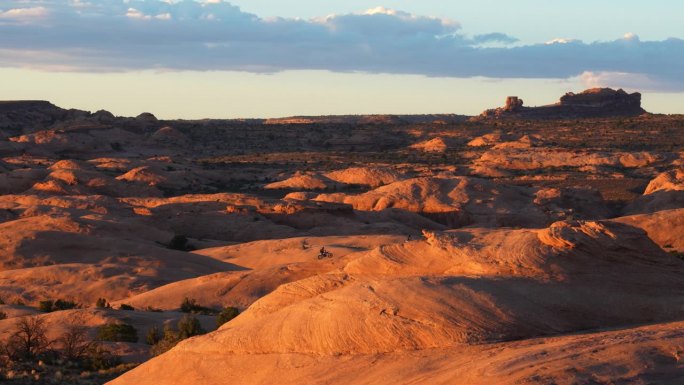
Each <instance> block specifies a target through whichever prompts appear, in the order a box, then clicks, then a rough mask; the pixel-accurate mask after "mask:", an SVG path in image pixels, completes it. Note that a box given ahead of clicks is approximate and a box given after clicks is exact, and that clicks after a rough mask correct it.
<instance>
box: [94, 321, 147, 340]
mask: <svg viewBox="0 0 684 385" xmlns="http://www.w3.org/2000/svg"><path fill="white" fill-rule="evenodd" d="M97 339H98V340H100V341H114V342H138V331H137V330H136V329H135V328H134V327H133V325H129V324H115V323H109V324H105V325H102V326H100V327H99V328H98V329H97Z"/></svg>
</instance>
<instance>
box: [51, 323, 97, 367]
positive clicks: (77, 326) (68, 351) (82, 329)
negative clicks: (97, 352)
mask: <svg viewBox="0 0 684 385" xmlns="http://www.w3.org/2000/svg"><path fill="white" fill-rule="evenodd" d="M55 342H56V343H57V344H58V345H59V346H60V348H61V352H62V356H63V357H64V359H66V360H67V361H72V362H74V361H82V360H84V359H85V358H86V357H87V355H88V353H89V352H90V350H91V349H92V345H93V343H94V342H93V341H91V340H90V339H89V338H88V327H87V326H86V322H85V318H84V316H83V315H82V314H75V315H73V316H71V317H69V319H68V320H67V321H66V327H65V330H64V333H63V334H62V335H61V336H60V337H59V338H57V340H56V341H55Z"/></svg>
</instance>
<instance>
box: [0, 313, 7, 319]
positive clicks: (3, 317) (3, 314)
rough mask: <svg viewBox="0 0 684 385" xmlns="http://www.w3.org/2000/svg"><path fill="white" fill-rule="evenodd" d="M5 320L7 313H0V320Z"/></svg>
mask: <svg viewBox="0 0 684 385" xmlns="http://www.w3.org/2000/svg"><path fill="white" fill-rule="evenodd" d="M3 319H7V313H5V312H4V311H0V320H3Z"/></svg>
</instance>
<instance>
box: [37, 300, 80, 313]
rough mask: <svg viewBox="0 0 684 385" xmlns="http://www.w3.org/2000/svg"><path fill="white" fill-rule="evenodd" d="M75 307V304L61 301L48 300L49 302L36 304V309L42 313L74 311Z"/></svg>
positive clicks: (76, 305)
mask: <svg viewBox="0 0 684 385" xmlns="http://www.w3.org/2000/svg"><path fill="white" fill-rule="evenodd" d="M77 307H78V304H77V303H76V302H74V301H68V300H63V299H58V300H56V301H53V300H51V299H50V300H45V301H40V302H39V303H38V309H39V310H40V311H42V312H44V313H50V312H53V311H58V310H69V309H75V308H77Z"/></svg>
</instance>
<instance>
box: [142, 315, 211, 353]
mask: <svg viewBox="0 0 684 385" xmlns="http://www.w3.org/2000/svg"><path fill="white" fill-rule="evenodd" d="M157 330H158V329H157ZM157 330H155V333H157ZM204 333H206V331H205V330H204V329H202V325H200V322H199V320H198V319H197V318H196V317H195V316H193V315H189V314H187V315H185V316H183V318H181V319H180V320H179V321H178V323H177V324H176V329H174V328H172V327H171V325H168V324H167V325H164V332H163V334H162V336H161V338H158V337H159V335H158V334H155V335H154V336H150V333H149V332H148V337H149V340H148V342H149V341H152V340H156V341H157V342H156V343H155V344H154V345H153V346H152V348H151V349H150V353H151V354H152V355H154V356H158V355H160V354H162V353H165V352H166V351H168V350H170V349H171V348H173V347H174V346H176V345H177V344H178V343H179V342H180V341H182V340H184V339H186V338H190V337H194V336H197V335H201V334H204Z"/></svg>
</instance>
